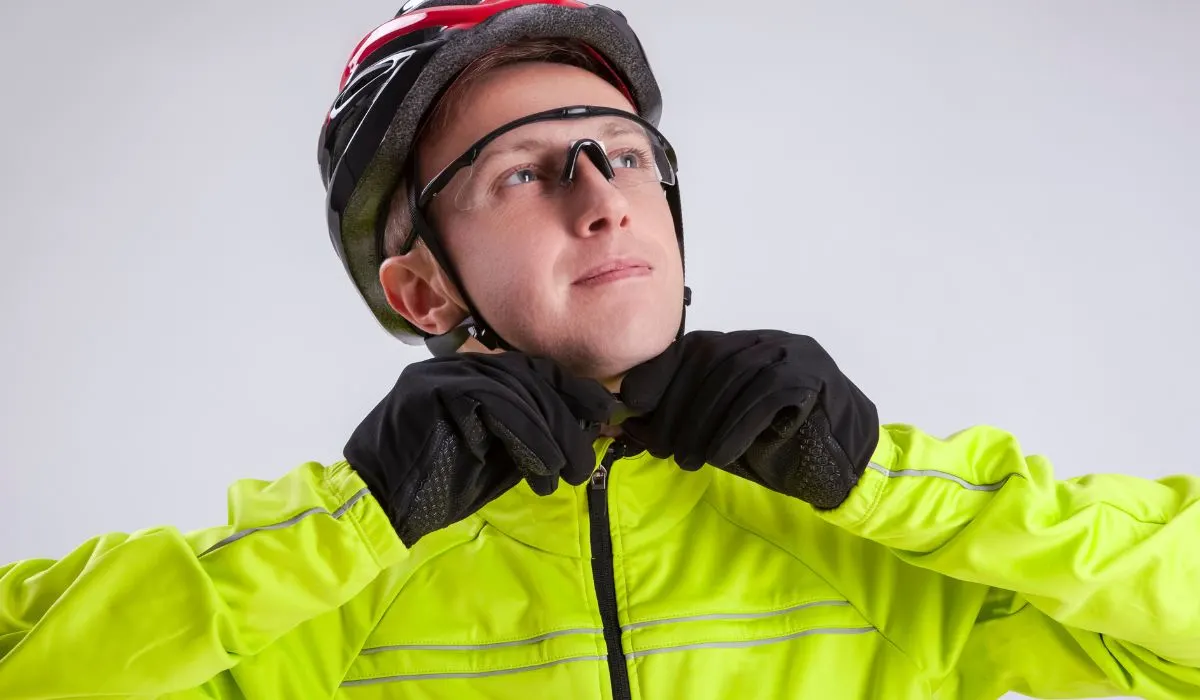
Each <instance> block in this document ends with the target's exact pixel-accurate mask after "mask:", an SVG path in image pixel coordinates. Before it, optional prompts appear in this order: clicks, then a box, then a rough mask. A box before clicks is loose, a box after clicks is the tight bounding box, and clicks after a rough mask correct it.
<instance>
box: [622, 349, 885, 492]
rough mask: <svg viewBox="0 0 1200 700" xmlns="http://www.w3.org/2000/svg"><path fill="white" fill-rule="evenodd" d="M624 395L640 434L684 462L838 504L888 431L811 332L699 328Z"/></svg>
mask: <svg viewBox="0 0 1200 700" xmlns="http://www.w3.org/2000/svg"><path fill="white" fill-rule="evenodd" d="M621 400H622V401H623V403H624V404H625V405H626V406H627V407H628V408H629V409H630V410H632V411H633V412H634V413H635V414H638V415H637V416H636V417H634V418H630V419H628V420H626V421H625V422H624V423H623V424H622V426H621V427H622V428H623V431H624V433H625V434H626V435H627V436H629V438H630V439H631V441H632V442H634V443H637V444H639V445H640V446H641V447H644V448H645V449H646V450H647V451H649V452H650V453H651V454H653V455H654V456H656V457H660V458H663V457H667V456H669V455H674V457H675V461H676V462H677V463H678V464H679V466H680V467H682V468H684V469H687V470H696V469H699V468H700V467H701V466H703V465H704V464H705V463H708V464H711V465H713V466H716V467H719V468H721V469H724V470H726V471H728V472H731V473H733V474H737V475H738V476H742V477H744V478H746V479H749V480H751V481H753V482H755V483H757V484H760V485H762V486H765V487H767V488H769V489H771V490H773V491H777V492H779V493H782V494H785V495H788V496H793V497H796V498H800V499H802V500H804V501H807V502H808V503H810V504H812V505H813V506H815V507H817V508H835V507H837V506H838V505H839V504H841V503H842V501H844V500H845V499H846V496H848V495H849V493H850V490H851V489H852V488H853V487H854V485H855V484H856V483H858V479H859V477H861V476H862V473H863V470H864V469H866V466H867V463H868V461H869V460H870V459H871V455H872V453H873V452H874V451H875V446H876V444H877V443H878V441H879V416H878V412H877V411H876V409H875V404H874V403H872V402H871V400H870V399H868V398H867V397H866V396H865V395H864V394H863V393H862V392H861V391H860V390H859V389H858V387H856V386H855V385H854V383H853V382H851V381H850V379H849V378H847V377H846V375H844V374H842V372H841V370H839V369H838V367H837V364H836V363H835V362H834V361H833V358H831V357H830V356H829V354H828V353H826V352H825V350H824V349H823V348H822V347H821V346H820V345H818V344H817V342H816V341H815V340H813V339H812V338H809V337H807V336H802V335H793V334H791V333H785V332H783V331H774V330H758V331H736V332H732V333H721V332H717V331H693V332H691V333H688V334H686V335H685V336H684V337H683V338H682V339H681V340H679V341H678V342H675V343H672V344H671V346H670V347H668V348H667V349H666V351H664V352H663V354H661V355H659V356H658V357H656V358H654V359H652V360H649V361H648V362H646V363H644V364H641V365H639V366H637V367H634V368H633V369H632V370H631V371H630V372H629V374H628V375H626V377H625V380H624V382H623V383H622V386H621Z"/></svg>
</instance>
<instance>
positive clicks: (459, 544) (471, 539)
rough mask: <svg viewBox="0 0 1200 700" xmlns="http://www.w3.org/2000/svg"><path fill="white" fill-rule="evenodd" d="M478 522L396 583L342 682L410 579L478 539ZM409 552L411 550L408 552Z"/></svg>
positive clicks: (479, 530) (480, 530)
mask: <svg viewBox="0 0 1200 700" xmlns="http://www.w3.org/2000/svg"><path fill="white" fill-rule="evenodd" d="M480 521H481V526H480V527H479V528H478V529H477V530H475V532H474V534H472V535H471V537H469V538H467V539H465V540H462V541H461V542H456V543H454V544H452V545H450V546H449V547H446V548H445V549H443V550H441V551H440V552H437V553H436V554H433V555H430V556H429V557H427V558H426V559H425V560H424V561H422V562H420V563H418V564H417V565H416V566H414V567H412V568H411V569H410V570H409V571H408V573H407V574H405V575H404V578H403V579H401V580H400V581H399V582H398V583H397V585H396V592H395V593H393V594H392V597H391V599H390V600H388V602H387V605H381V606H380V608H379V609H380V613H379V617H377V618H375V620H374V622H373V623H372V624H371V628H370V629H369V630H367V633H366V634H365V635H363V638H362V639H363V641H362V644H361V645H359V647H358V650H357V651H355V653H354V657H353V658H351V659H350V663H349V665H347V666H346V668H345V670H343V671H342V682H344V681H345V680H346V673H347V672H349V671H350V669H351V668H353V667H354V664H355V662H357V661H358V659H359V658H360V657H361V656H362V655H363V650H364V649H367V648H369V647H367V646H366V644H367V641H368V640H369V639H370V638H371V635H373V634H375V632H376V630H378V629H379V625H380V623H382V622H383V619H384V618H385V617H387V614H388V612H389V611H390V610H391V609H392V608H393V607H395V605H396V599H397V598H399V597H400V594H401V593H403V592H404V589H405V587H406V586H408V583H409V582H410V581H411V580H412V577H413V576H415V575H416V574H417V572H418V571H420V570H421V569H422V568H424V567H425V566H428V565H429V563H430V562H432V561H434V560H436V559H438V558H440V557H441V556H442V555H444V554H448V553H449V552H452V551H454V550H455V549H458V548H459V547H462V546H463V545H466V544H468V543H470V542H474V541H475V540H477V539H479V535H480V534H481V533H482V532H483V525H484V524H485V523H482V518H481V519H480ZM409 551H410V552H411V551H412V550H409Z"/></svg>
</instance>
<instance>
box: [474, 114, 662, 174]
mask: <svg viewBox="0 0 1200 700" xmlns="http://www.w3.org/2000/svg"><path fill="white" fill-rule="evenodd" d="M638 133H641V134H643V135H645V130H644V129H642V128H640V127H638V126H637V125H636V124H634V123H632V122H629V121H627V120H625V119H607V120H605V122H604V124H603V126H601V127H600V133H599V134H598V137H599V139H600V140H604V139H607V138H612V137H614V136H625V135H627V134H633V135H637V134H638ZM555 141H557V139H548V138H546V137H544V136H530V137H528V138H525V139H521V140H520V141H517V142H516V143H513V144H509V145H506V146H504V147H502V148H499V149H484V150H485V153H484V154H483V157H482V158H479V159H478V160H476V161H475V163H474V164H473V165H472V168H479V167H481V166H482V165H483V164H484V163H486V162H487V161H488V160H489V159H491V158H496V157H499V156H502V155H509V154H511V153H523V152H524V153H529V152H532V151H534V150H536V149H538V148H544V147H546V146H548V145H550V144H551V143H553V142H555Z"/></svg>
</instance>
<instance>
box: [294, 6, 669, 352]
mask: <svg viewBox="0 0 1200 700" xmlns="http://www.w3.org/2000/svg"><path fill="white" fill-rule="evenodd" d="M528 39H575V40H578V41H581V42H582V43H583V44H585V45H586V46H587V47H589V48H590V49H591V50H592V51H594V52H595V53H596V54H597V55H598V57H599V58H600V59H602V62H603V63H605V64H607V65H608V66H609V67H610V68H611V69H612V72H613V75H612V77H613V78H614V79H615V81H616V83H617V84H618V85H619V86H620V87H622V88H623V91H624V92H625V94H626V96H627V97H629V98H630V100H631V101H632V103H633V104H634V106H635V107H636V109H637V111H638V113H639V114H640V115H641V117H642V118H644V119H646V120H647V121H648V122H650V123H652V124H655V125H657V124H658V121H659V117H660V114H661V111H662V97H661V94H660V92H659V87H658V83H657V82H656V80H655V78H654V74H653V73H652V72H651V70H650V64H649V61H648V60H647V58H646V54H645V51H644V50H643V49H642V45H641V42H640V41H639V40H638V38H637V36H636V35H635V34H634V33H633V30H632V29H630V27H629V25H628V24H627V23H626V21H625V17H624V15H622V14H621V13H620V12H618V11H616V10H612V9H609V8H607V7H603V6H600V5H587V4H585V3H582V2H577V1H576V0H409V2H407V3H405V5H404V6H403V7H402V8H401V9H400V11H399V12H398V13H397V14H396V16H395V18H393V19H392V20H390V21H388V22H386V23H384V24H382V25H380V26H379V27H377V28H376V29H375V30H373V31H372V32H371V33H370V34H368V35H367V36H365V37H364V38H363V39H362V40H361V41H360V42H359V43H358V45H357V46H356V47H355V48H354V51H353V52H351V54H350V59H349V61H348V62H347V64H346V68H345V71H344V72H343V74H342V78H341V83H340V85H339V93H338V96H337V98H336V99H335V100H334V102H333V105H332V107H330V110H329V113H328V115H327V116H326V119H325V123H324V125H323V126H322V128H321V134H320V140H319V144H318V153H317V160H318V163H319V165H320V169H321V177H322V180H323V181H324V183H325V187H326V192H327V199H326V216H327V219H328V225H329V235H330V239H331V240H332V242H333V247H334V249H335V251H336V252H337V254H338V257H340V258H341V259H342V263H343V264H344V265H345V267H346V271H347V273H348V274H349V275H350V278H351V279H352V280H353V281H354V285H355V286H356V287H357V288H358V291H359V293H360V294H361V295H362V297H363V299H364V300H365V301H366V303H367V306H368V307H370V309H371V311H372V312H373V313H374V314H375V317H376V318H377V319H378V320H379V322H380V323H381V324H382V325H383V327H384V328H385V329H387V330H388V331H390V332H391V333H392V334H393V335H395V336H396V337H398V338H400V339H401V340H404V341H405V342H408V343H413V344H418V343H420V342H422V341H423V340H428V339H429V338H428V336H427V334H424V333H422V332H421V331H419V330H418V329H416V328H414V327H413V326H411V325H410V324H409V323H408V322H407V321H406V320H405V319H404V318H403V317H402V316H400V315H399V314H398V313H396V312H395V310H393V309H392V308H391V306H389V304H388V302H387V299H386V298H385V297H384V293H383V289H382V287H381V286H380V283H379V266H380V264H381V263H382V261H383V231H384V224H385V220H386V216H387V208H388V205H389V202H390V200H391V196H392V193H393V191H394V189H395V188H396V186H397V184H398V182H399V180H400V178H401V176H402V175H404V174H405V173H406V172H407V170H406V168H407V167H408V165H409V162H408V161H409V156H410V153H411V151H412V149H413V140H414V137H415V135H416V133H417V132H418V129H419V127H420V125H421V122H422V120H423V119H424V118H425V116H426V114H427V113H428V112H429V111H430V109H431V108H432V107H433V106H434V104H436V102H437V100H438V98H439V97H440V96H441V95H442V93H443V92H444V91H445V90H446V88H447V87H449V86H450V84H451V83H452V82H453V81H454V79H455V78H456V77H457V76H458V75H459V73H460V72H461V71H462V70H463V69H464V68H466V67H467V66H468V65H470V64H471V63H472V62H473V61H475V60H476V59H477V58H479V57H481V56H483V55H484V54H485V53H487V52H489V51H491V50H493V49H495V48H498V47H500V46H504V45H507V44H512V43H516V42H520V41H523V40H528ZM668 198H669V199H670V202H671V209H672V214H673V215H674V216H675V228H676V233H677V235H678V236H679V237H680V245H681V246H682V242H683V241H682V224H681V220H680V218H681V217H680V211H679V197H678V192H677V187H672V188H670V191H668ZM417 233H418V235H421V232H420V231H417ZM429 233H430V232H429V231H426V232H425V235H429ZM436 247H437V248H438V249H440V248H441V246H440V245H438V246H436ZM439 257H441V256H439ZM439 262H441V263H442V264H443V266H445V264H446V261H444V260H439ZM448 272H450V273H451V275H452V276H455V275H453V271H450V270H448ZM470 311H471V313H472V314H474V315H476V316H477V315H478V314H477V313H476V310H475V309H470ZM470 332H474V331H470Z"/></svg>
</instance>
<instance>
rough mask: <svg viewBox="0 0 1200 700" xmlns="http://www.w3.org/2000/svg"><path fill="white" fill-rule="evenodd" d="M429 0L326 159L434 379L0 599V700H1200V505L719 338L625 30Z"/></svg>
mask: <svg viewBox="0 0 1200 700" xmlns="http://www.w3.org/2000/svg"><path fill="white" fill-rule="evenodd" d="M458 2H461V0H449V1H445V2H443V1H439V0H432V1H430V2H424V3H420V2H410V3H409V4H408V5H407V6H406V7H405V8H404V9H403V10H402V11H401V12H400V13H399V14H398V15H397V17H396V18H395V19H394V20H392V21H390V22H388V23H385V24H384V25H382V26H380V27H379V28H378V29H376V30H375V31H374V32H372V33H371V34H370V35H368V36H367V37H366V38H365V39H364V40H363V42H362V43H361V44H360V45H359V46H358V47H357V48H356V49H355V51H354V52H353V54H352V56H351V59H350V63H349V65H348V66H347V69H346V72H345V74H344V76H343V80H342V86H341V91H340V95H339V96H338V98H337V100H336V101H335V102H334V104H333V107H332V109H331V111H330V114H329V116H328V119H327V121H326V124H325V127H324V129H323V130H322V135H321V141H320V149H321V150H320V162H321V169H322V174H323V177H324V178H325V182H326V185H327V188H328V191H329V222H330V231H331V235H332V239H333V243H334V246H335V248H336V250H337V252H338V254H339V256H340V257H341V259H342V260H343V262H344V263H345V265H346V268H347V271H348V272H349V274H350V276H351V277H352V279H353V280H354V282H355V284H356V285H357V287H358V288H359V290H360V291H361V292H362V294H363V296H364V298H365V300H366V301H367V303H368V306H369V307H370V308H371V309H372V311H373V312H374V313H375V314H376V316H377V318H379V320H380V321H381V323H382V324H383V325H384V326H385V327H386V328H387V329H388V330H390V331H391V332H393V333H394V334H396V335H397V336H399V337H401V338H404V339H418V341H421V340H423V341H424V342H425V343H427V344H428V345H429V347H430V348H431V349H432V350H433V351H434V354H435V355H436V357H434V358H433V359H431V360H428V361H425V362H420V363H415V364H413V365H411V366H409V367H407V368H406V369H405V370H404V372H403V373H402V375H401V377H400V379H399V380H398V381H397V383H396V386H395V387H394V389H393V390H392V391H391V392H390V393H389V394H388V395H387V396H386V397H385V398H384V399H383V400H382V401H381V402H380V404H379V405H378V406H377V407H376V409H375V410H374V411H372V412H371V414H370V415H368V416H367V418H366V419H365V420H364V421H363V422H362V424H361V425H360V426H359V428H358V429H357V430H356V431H355V432H354V434H353V435H352V436H351V439H350V441H349V442H348V444H347V446H346V450H345V457H346V461H344V462H340V463H337V464H333V465H328V466H326V465H320V464H305V465H302V466H300V467H298V468H297V469H295V470H293V471H292V472H290V473H289V474H287V475H285V476H284V477H282V478H281V479H279V480H277V481H275V482H271V483H265V482H255V481H245V482H239V483H238V484H235V485H234V486H233V487H232V489H231V491H230V513H231V518H230V523H229V524H228V525H227V526H224V527H219V528H212V529H209V530H203V531H198V532H193V533H188V534H186V535H185V534H180V533H178V532H176V531H174V530H171V529H155V530H146V531H142V532H138V533H134V534H132V535H109V536H105V537H100V538H97V539H95V540H93V541H91V542H89V543H87V544H86V545H84V546H83V547H81V548H79V549H77V550H76V551H75V552H73V553H72V554H70V555H69V556H68V557H66V558H64V559H62V560H60V561H57V562H54V561H45V560H38V561H28V562H20V563H16V564H13V565H10V566H8V567H5V568H3V569H0V653H2V654H3V656H2V657H0V697H4V698H24V697H88V696H91V697H97V696H105V695H107V696H168V697H209V698H242V697H250V698H255V697H264V698H266V697H270V698H284V697H287V698H291V697H306V698H307V697H312V698H329V697H345V698H383V697H401V698H473V697H510V696H525V697H583V698H607V697H615V698H634V697H637V698H664V697H683V698H725V697H772V698H773V697H820V698H863V697H884V698H928V697H945V698H991V697H997V696H998V695H1000V694H1001V693H1003V692H1004V691H1005V690H1010V689H1011V690H1016V691H1020V692H1024V693H1027V694H1031V695H1046V696H1054V697H1089V696H1097V695H1112V694H1121V693H1124V694H1133V695H1140V696H1145V697H1152V698H1184V697H1197V696H1198V695H1200V603H1198V602H1197V596H1195V591H1196V590H1197V584H1198V583H1200V557H1197V553H1198V552H1197V548H1198V547H1200V545H1198V544H1197V541H1198V540H1200V538H1198V537H1197V536H1196V535H1197V532H1198V531H1200V515H1198V514H1200V508H1198V507H1197V505H1196V501H1197V499H1198V498H1200V479H1196V478H1194V477H1177V478H1172V479H1164V480H1162V481H1149V480H1141V479H1134V478H1123V477H1115V476H1095V477H1088V478H1082V479H1075V480H1070V481H1056V480H1055V479H1054V478H1053V475H1052V473H1051V468H1050V465H1049V464H1048V463H1046V462H1045V461H1044V460H1041V459H1038V458H1036V457H1026V456H1025V455H1023V454H1022V453H1021V451H1020V449H1019V447H1018V445H1017V443H1016V441H1015V440H1014V439H1013V438H1012V436H1010V435H1008V434H1006V433H1003V432H1001V431H998V430H995V429H991V428H976V429H972V430H968V431H965V432H963V433H960V434H958V435H956V436H953V437H952V438H949V439H947V440H939V439H935V438H932V437H930V436H927V435H925V434H923V433H922V432H920V431H919V430H917V429H915V428H912V427H909V426H903V425H890V426H884V427H882V428H880V427H879V426H878V420H877V415H876V411H875V407H874V406H873V404H872V403H871V402H870V401H869V400H868V399H867V398H866V397H865V396H864V395H863V394H862V392H860V391H859V389H858V388H857V387H855V385H854V384H853V383H852V382H851V381H850V380H849V379H847V378H846V377H845V376H844V375H843V374H842V373H841V372H840V371H839V369H838V368H837V366H836V364H835V363H834V362H833V361H832V359H830V358H829V357H828V356H827V355H826V354H825V353H824V351H823V350H821V348H820V347H819V346H818V345H817V344H816V343H815V342H814V341H813V340H812V339H810V338H806V337H804V336H798V335H793V334H790V333H785V332H782V331H751V332H738V333H712V332H686V329H685V328H684V324H683V308H684V305H685V304H686V301H687V299H688V296H689V293H688V292H687V290H686V288H685V287H684V277H683V256H682V252H683V247H682V243H683V238H682V224H681V221H682V218H681V207H680V199H679V181H678V176H677V173H676V165H677V164H676V158H675V153H674V151H673V150H672V148H671V146H670V143H669V142H668V141H667V139H666V138H665V137H664V136H662V135H661V134H660V133H658V131H657V130H656V128H655V126H654V125H655V123H657V120H658V115H659V109H660V98H659V93H658V88H657V85H656V83H655V82H654V78H653V75H652V73H651V72H650V69H649V66H648V64H647V62H646V59H645V56H644V55H643V53H642V51H641V47H640V45H639V43H638V40H637V38H636V37H635V36H634V34H633V33H632V32H631V31H630V29H629V28H628V26H627V25H626V24H625V21H624V18H623V17H622V16H620V15H619V14H618V13H615V12H612V11H611V10H608V9H605V8H602V7H598V6H593V7H587V6H583V5H581V4H580V3H577V2H574V1H573V0H541V1H538V0H504V1H502V2H484V3H478V4H476V3H467V4H456V3H458Z"/></svg>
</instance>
